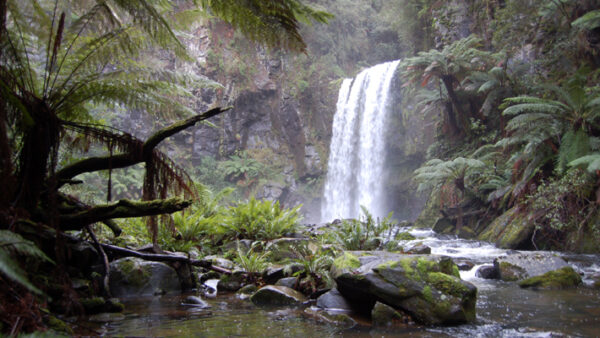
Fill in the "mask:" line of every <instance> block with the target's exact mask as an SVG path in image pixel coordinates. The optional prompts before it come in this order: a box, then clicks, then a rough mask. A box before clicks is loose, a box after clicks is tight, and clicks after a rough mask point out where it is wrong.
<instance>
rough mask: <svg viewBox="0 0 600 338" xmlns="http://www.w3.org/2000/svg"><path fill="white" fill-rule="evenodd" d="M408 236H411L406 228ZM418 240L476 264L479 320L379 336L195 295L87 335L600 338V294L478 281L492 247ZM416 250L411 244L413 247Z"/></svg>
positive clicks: (362, 327) (93, 324)
mask: <svg viewBox="0 0 600 338" xmlns="http://www.w3.org/2000/svg"><path fill="white" fill-rule="evenodd" d="M405 230H408V229H405ZM410 232H411V233H412V234H413V235H415V236H416V237H417V239H416V240H415V241H421V242H422V243H424V244H426V245H428V246H430V247H431V248H432V253H434V254H444V255H447V256H451V257H452V258H453V259H455V260H457V261H459V260H469V261H471V262H473V263H475V264H476V265H475V267H474V268H473V269H471V270H470V271H462V272H461V277H462V278H463V279H465V280H467V281H469V282H471V283H473V284H474V285H475V286H477V289H478V295H477V319H476V321H475V322H474V323H472V324H468V325H459V326H454V327H394V328H389V329H385V330H382V329H375V328H371V327H369V326H368V324H367V323H368V320H367V319H366V318H363V319H362V320H361V318H357V322H358V323H359V325H357V326H356V327H354V328H352V329H344V328H342V327H336V326H333V325H328V324H323V323H319V322H317V321H315V320H314V319H311V318H309V317H307V316H306V315H305V314H304V312H303V310H304V309H302V308H287V307H279V308H262V307H256V306H254V305H253V304H252V303H251V302H250V301H249V300H240V299H238V298H237V297H236V296H235V295H233V294H222V293H221V294H219V295H218V297H217V298H215V299H208V300H207V302H208V303H209V304H210V305H211V308H208V309H197V308H193V307H190V306H186V305H181V303H182V300H183V299H184V298H185V297H186V296H187V295H166V296H161V297H149V298H136V299H125V300H124V303H125V311H124V312H123V313H122V314H116V315H110V316H106V315H100V316H98V315H97V316H91V317H88V318H85V319H84V320H82V321H80V322H79V324H80V325H81V326H82V328H86V329H90V330H93V332H95V333H97V334H100V335H106V336H138V337H139V336H143V337H148V336H161V337H194V336H195V337H230V336H241V337H265V336H269V337H337V336H343V337H346V336H347V337H466V336H471V337H564V336H575V337H594V336H598V335H600V290H597V289H593V288H591V287H589V286H586V285H583V286H580V287H578V288H576V289H569V290H529V289H521V288H520V287H519V286H518V285H517V284H516V283H513V282H502V281H498V280H485V279H481V278H477V277H475V273H474V270H475V269H477V267H478V266H480V265H482V264H491V263H492V261H493V259H494V258H495V257H498V256H501V255H504V254H506V250H502V249H498V248H496V247H494V246H493V245H491V244H489V243H484V242H478V241H468V240H462V239H456V238H454V237H450V236H438V235H436V234H435V233H433V232H432V231H430V230H411V231H410ZM409 244H410V243H409ZM563 256H564V257H565V258H566V259H567V260H568V261H569V263H570V264H572V265H573V266H574V268H575V269H576V270H577V271H580V272H581V273H583V274H584V276H583V277H584V281H585V280H586V278H587V277H588V275H590V274H597V273H598V271H599V269H598V266H600V256H598V255H563Z"/></svg>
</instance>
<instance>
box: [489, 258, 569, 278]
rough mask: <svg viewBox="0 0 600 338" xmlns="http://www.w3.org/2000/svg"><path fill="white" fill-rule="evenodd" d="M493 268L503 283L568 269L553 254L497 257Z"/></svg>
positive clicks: (564, 262) (565, 264) (565, 263)
mask: <svg viewBox="0 0 600 338" xmlns="http://www.w3.org/2000/svg"><path fill="white" fill-rule="evenodd" d="M494 267H495V269H496V270H497V271H498V276H499V278H500V279H502V280H503V281H519V280H523V279H527V278H531V277H536V276H540V275H543V274H545V273H546V272H549V271H554V270H558V269H562V268H564V267H568V264H567V262H566V261H565V260H564V259H562V258H561V257H559V256H556V255H553V254H549V253H541V252H530V253H517V254H512V255H507V256H503V257H498V258H496V259H495V260H494Z"/></svg>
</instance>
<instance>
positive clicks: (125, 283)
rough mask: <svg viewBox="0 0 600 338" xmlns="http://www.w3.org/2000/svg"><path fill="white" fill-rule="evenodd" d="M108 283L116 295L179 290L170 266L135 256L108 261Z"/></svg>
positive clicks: (179, 283)
mask: <svg viewBox="0 0 600 338" xmlns="http://www.w3.org/2000/svg"><path fill="white" fill-rule="evenodd" d="M109 285H110V290H111V292H112V294H113V295H114V296H116V297H132V296H141V295H153V294H158V293H170V292H181V282H180V280H179V277H178V276H177V272H176V271H175V270H174V269H173V268H172V267H170V266H168V265H167V264H164V263H160V262H148V261H145V260H142V259H139V258H135V257H125V258H121V259H118V260H116V261H113V262H111V263H110V280H109Z"/></svg>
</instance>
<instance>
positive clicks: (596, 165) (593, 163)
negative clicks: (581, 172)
mask: <svg viewBox="0 0 600 338" xmlns="http://www.w3.org/2000/svg"><path fill="white" fill-rule="evenodd" d="M568 165H569V166H570V167H578V166H585V167H586V169H587V171H588V172H590V173H596V172H597V171H598V170H600V153H592V154H589V155H586V156H582V157H579V158H577V159H575V160H573V161H571V162H569V164H568Z"/></svg>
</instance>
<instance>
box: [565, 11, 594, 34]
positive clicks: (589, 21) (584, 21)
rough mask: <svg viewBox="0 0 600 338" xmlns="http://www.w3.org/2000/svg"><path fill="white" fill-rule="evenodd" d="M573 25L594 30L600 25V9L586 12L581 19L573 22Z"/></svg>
mask: <svg viewBox="0 0 600 338" xmlns="http://www.w3.org/2000/svg"><path fill="white" fill-rule="evenodd" d="M571 26H573V27H577V28H583V29H587V30H590V31H591V30H592V29H596V28H598V27H600V10H595V11H590V12H587V13H585V14H584V15H583V16H582V17H580V18H579V19H577V20H575V21H573V22H571Z"/></svg>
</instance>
